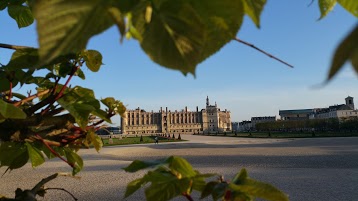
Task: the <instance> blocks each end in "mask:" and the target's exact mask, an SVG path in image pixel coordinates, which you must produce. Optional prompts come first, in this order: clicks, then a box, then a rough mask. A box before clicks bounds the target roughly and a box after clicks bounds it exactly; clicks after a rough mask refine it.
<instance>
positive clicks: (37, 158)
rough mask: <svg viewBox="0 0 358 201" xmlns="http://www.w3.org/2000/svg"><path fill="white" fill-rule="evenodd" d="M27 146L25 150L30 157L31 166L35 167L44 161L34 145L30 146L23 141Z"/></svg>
mask: <svg viewBox="0 0 358 201" xmlns="http://www.w3.org/2000/svg"><path fill="white" fill-rule="evenodd" d="M25 145H26V147H27V152H28V154H29V157H30V159H31V164H32V167H37V166H39V165H41V164H42V163H44V162H45V158H44V156H43V155H42V153H41V151H40V150H38V149H37V148H36V147H34V146H32V145H31V144H30V143H28V142H26V143H25Z"/></svg>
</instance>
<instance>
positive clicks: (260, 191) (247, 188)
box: [228, 169, 288, 201]
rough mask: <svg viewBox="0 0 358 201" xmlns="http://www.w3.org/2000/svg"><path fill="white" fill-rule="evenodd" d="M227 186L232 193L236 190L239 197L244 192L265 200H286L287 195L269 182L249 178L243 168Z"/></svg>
mask: <svg viewBox="0 0 358 201" xmlns="http://www.w3.org/2000/svg"><path fill="white" fill-rule="evenodd" d="M228 187H229V189H231V190H233V191H234V192H233V193H234V194H235V192H238V193H237V194H236V195H238V196H240V197H242V196H243V195H241V194H246V195H247V196H250V197H259V198H262V199H265V200H272V201H288V197H287V195H285V194H284V193H283V192H281V191H280V190H278V189H277V188H276V187H274V186H272V185H271V184H267V183H263V182H260V181H256V180H253V179H250V178H249V177H248V175H247V172H246V170H245V169H242V170H241V172H240V173H239V174H237V175H236V176H235V178H234V179H233V182H232V183H230V184H229V186H228Z"/></svg>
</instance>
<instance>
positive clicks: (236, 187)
mask: <svg viewBox="0 0 358 201" xmlns="http://www.w3.org/2000/svg"><path fill="white" fill-rule="evenodd" d="M153 167H155V169H154V170H152V171H148V173H147V174H145V175H144V176H143V177H142V178H139V179H136V180H133V181H132V182H130V183H129V184H128V185H127V189H126V193H125V198H126V197H128V196H130V195H132V194H133V193H134V192H136V191H137V190H138V189H140V188H141V187H145V197H146V199H147V200H148V201H151V200H153V201H154V200H156V201H166V200H170V199H172V198H175V197H177V196H185V197H186V198H188V200H192V197H191V193H192V191H193V190H195V191H198V192H201V199H203V198H206V197H208V196H210V195H211V196H212V198H213V200H215V201H216V200H225V201H234V200H235V201H239V200H240V201H246V200H247V201H251V200H254V199H255V198H262V199H265V200H272V201H287V200H288V197H287V195H285V194H284V193H282V192H281V191H280V190H278V189H277V188H275V187H274V186H272V185H270V184H267V183H263V182H260V181H256V180H253V179H251V178H249V177H248V175H247V172H246V170H245V169H242V170H241V171H240V173H238V174H237V175H236V176H235V177H234V179H233V180H232V181H231V182H228V181H224V180H223V179H222V178H221V179H219V180H214V181H210V182H206V179H207V178H209V177H213V176H218V175H216V174H201V173H200V172H198V171H196V170H194V169H193V167H192V166H191V165H190V163H189V162H187V161H186V160H185V159H183V158H181V157H177V156H171V157H169V158H167V159H164V160H158V161H148V162H146V161H138V160H136V161H134V162H132V163H131V164H130V165H129V166H128V167H126V168H124V170H125V171H127V172H137V171H139V170H142V169H145V168H153ZM147 184H149V185H147Z"/></svg>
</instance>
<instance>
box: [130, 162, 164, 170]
mask: <svg viewBox="0 0 358 201" xmlns="http://www.w3.org/2000/svg"><path fill="white" fill-rule="evenodd" d="M167 163H168V162H167V160H158V161H140V160H135V161H133V162H132V163H131V164H129V165H128V166H127V167H125V168H123V170H125V171H126V172H137V171H139V170H142V169H145V168H149V167H155V166H158V165H163V164H167Z"/></svg>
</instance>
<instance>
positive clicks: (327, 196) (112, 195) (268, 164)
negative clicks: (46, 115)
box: [0, 135, 358, 201]
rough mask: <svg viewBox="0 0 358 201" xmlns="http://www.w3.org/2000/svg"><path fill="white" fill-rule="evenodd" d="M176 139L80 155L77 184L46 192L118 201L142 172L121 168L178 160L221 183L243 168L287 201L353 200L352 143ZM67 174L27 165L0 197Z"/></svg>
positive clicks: (355, 147)
mask: <svg viewBox="0 0 358 201" xmlns="http://www.w3.org/2000/svg"><path fill="white" fill-rule="evenodd" d="M182 138H183V139H187V140H189V141H186V142H178V143H162V142H159V144H158V145H156V144H154V143H153V144H145V145H128V146H118V147H106V148H103V149H102V150H101V152H100V153H99V154H98V153H97V152H95V151H94V150H81V151H80V155H81V156H82V157H83V159H84V162H85V167H84V169H83V170H82V171H81V172H80V173H79V176H81V179H80V180H77V179H74V178H69V177H59V178H57V179H55V180H53V181H51V182H49V183H48V184H47V186H46V187H48V188H65V189H66V190H69V191H70V192H72V193H73V194H74V195H75V196H76V197H77V198H78V199H79V200H122V198H123V195H124V191H125V187H126V184H127V183H129V182H130V181H132V180H133V179H135V178H138V177H140V176H142V175H143V174H144V173H145V172H144V171H141V172H139V173H125V172H124V171H123V170H122V169H121V168H123V167H125V166H127V165H128V164H129V163H131V162H132V161H133V160H135V159H140V160H152V159H159V158H164V157H167V156H171V155H178V156H182V157H184V158H186V159H187V160H188V161H189V162H190V163H191V164H192V165H193V166H194V168H195V169H197V170H199V171H200V172H202V173H219V174H222V175H224V177H225V178H227V179H230V178H232V177H233V176H234V175H235V174H236V173H237V172H239V171H240V169H241V168H243V167H245V168H246V169H247V170H248V172H249V176H250V177H251V178H254V179H258V180H260V181H265V182H269V183H271V184H273V185H275V186H276V187H278V188H279V189H281V190H283V191H284V192H285V193H287V194H288V195H289V197H290V200H297V201H303V200H324V201H334V200H337V201H338V200H339V201H341V200H345V201H357V200H358V138H348V137H347V138H302V139H251V138H228V137H209V136H192V135H190V136H189V135H188V136H185V135H183V136H182ZM1 170H3V171H5V168H1ZM70 171H71V168H69V167H68V166H67V165H66V164H65V163H63V162H61V161H59V160H51V161H48V162H46V163H45V164H44V165H42V166H40V167H38V168H36V169H33V168H31V166H30V164H27V165H26V166H25V167H24V168H21V169H18V170H13V171H12V172H11V173H10V174H9V173H6V174H5V175H3V176H2V177H1V178H0V194H3V195H6V196H9V197H13V196H14V191H15V189H16V188H17V187H20V188H22V189H26V188H32V187H33V186H34V185H35V184H36V183H37V182H39V181H40V180H41V179H42V178H44V177H47V176H49V175H51V174H53V173H56V172H70ZM143 195H144V192H143V191H139V192H137V193H135V194H134V195H132V196H131V197H129V198H128V199H126V200H133V201H134V200H144V197H143ZM198 196H199V195H197V194H195V195H194V197H195V198H196V199H195V200H199V199H198ZM43 200H71V197H70V196H69V195H68V194H66V193H64V192H62V191H56V190H52V191H49V192H48V193H47V194H46V196H45V198H44V199H43ZM175 200H185V199H183V198H177V199H175Z"/></svg>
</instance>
